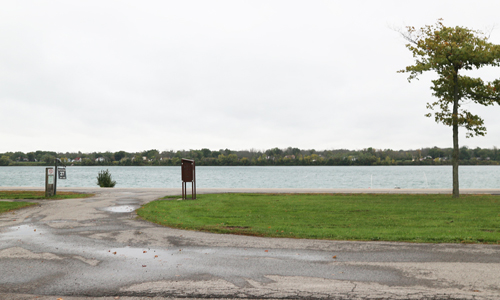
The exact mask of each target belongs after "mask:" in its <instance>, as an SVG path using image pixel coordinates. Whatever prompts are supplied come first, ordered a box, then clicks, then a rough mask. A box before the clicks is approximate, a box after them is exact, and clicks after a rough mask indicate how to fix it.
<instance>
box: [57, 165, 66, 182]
mask: <svg viewBox="0 0 500 300" xmlns="http://www.w3.org/2000/svg"><path fill="white" fill-rule="evenodd" d="M57 173H58V175H59V179H66V168H61V167H59V168H57Z"/></svg>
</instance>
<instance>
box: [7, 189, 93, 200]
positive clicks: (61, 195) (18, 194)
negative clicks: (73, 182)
mask: <svg viewBox="0 0 500 300" xmlns="http://www.w3.org/2000/svg"><path fill="white" fill-rule="evenodd" d="M92 196H94V194H79V193H73V192H57V195H55V196H52V197H49V198H46V197H45V192H44V191H0V199H69V198H87V197H92Z"/></svg>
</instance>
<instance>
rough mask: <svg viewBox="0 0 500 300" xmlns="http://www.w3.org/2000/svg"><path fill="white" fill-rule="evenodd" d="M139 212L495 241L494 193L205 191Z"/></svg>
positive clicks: (287, 233)
mask: <svg viewBox="0 0 500 300" xmlns="http://www.w3.org/2000/svg"><path fill="white" fill-rule="evenodd" d="M166 198H167V197H166ZM137 213H138V215H139V216H140V217H142V218H143V219H145V220H149V221H151V222H154V223H157V224H161V225H164V226H169V227H175V228H181V229H188V230H198V231H207V232H215V233H231V234H241V235H252V236H265V237H287V238H305V239H328V240H357V241H404V242H427V243H491V244H500V197H499V196H494V195H462V196H460V198H459V199H453V198H452V197H451V196H450V195H403V194H397V195H393V194H207V195H198V199H196V200H182V201H177V200H157V201H153V202H150V203H148V204H147V205H145V206H144V207H142V208H140V209H139V210H138V211H137Z"/></svg>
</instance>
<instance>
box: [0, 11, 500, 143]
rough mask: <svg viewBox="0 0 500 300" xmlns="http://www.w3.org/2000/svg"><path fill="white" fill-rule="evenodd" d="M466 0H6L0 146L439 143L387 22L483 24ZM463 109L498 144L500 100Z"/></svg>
mask: <svg viewBox="0 0 500 300" xmlns="http://www.w3.org/2000/svg"><path fill="white" fill-rule="evenodd" d="M431 3H432V5H431ZM468 3H469V2H467V1H440V2H437V3H436V2H434V1H423V2H421V3H419V5H418V6H417V7H414V6H411V5H410V4H407V3H406V2H401V1H376V2H375V1H374V2H368V1H367V2H347V3H344V2H338V1H314V2H310V1H143V2H141V3H139V2H136V1H80V2H74V1H73V2H67V1H43V2H40V1H23V2H8V3H4V4H3V7H2V10H1V11H0V39H1V40H2V44H3V46H2V47H0V79H1V80H0V105H1V107H2V109H1V110H0V140H1V141H2V142H1V143H0V152H5V151H18V150H20V151H33V150H37V149H44V150H55V151H78V150H80V151H84V152H86V151H106V150H109V151H118V150H121V149H123V150H127V151H140V150H144V149H150V148H156V149H159V150H165V149H190V148H202V147H208V148H211V149H219V148H231V149H250V148H257V149H265V148H271V147H276V146H277V147H287V146H294V147H300V148H315V149H330V148H351V149H359V148H364V147H370V146H371V147H376V148H393V149H408V148H420V147H429V146H434V145H437V146H441V147H450V146H451V129H449V128H447V127H444V126H442V125H438V124H435V123H434V121H433V120H432V119H428V118H425V117H423V115H424V114H425V113H426V110H425V103H426V102H429V101H432V100H433V99H432V96H431V91H430V90H429V86H430V80H431V79H432V78H433V75H432V74H429V75H425V76H422V79H421V80H420V81H418V82H417V81H415V82H412V83H411V84H409V83H408V82H407V81H406V76H405V75H404V74H397V73H396V71H397V70H399V69H402V68H404V67H405V66H406V65H409V64H411V63H412V58H411V54H410V53H409V52H408V51H407V50H406V49H405V47H404V44H405V41H404V40H402V39H401V38H400V37H399V36H398V34H397V32H395V31H393V30H391V29H390V27H391V26H396V27H398V26H399V27H402V26H404V25H414V26H423V25H425V24H432V23H434V22H435V21H436V19H438V18H440V17H442V18H444V19H445V23H446V24H450V25H455V24H456V25H461V26H467V27H469V28H474V29H483V28H487V27H488V26H491V25H494V24H495V22H496V20H497V15H496V12H497V11H498V10H499V9H500V4H498V3H497V2H496V1H479V2H475V5H474V6H470V5H467V4H468ZM429 7H432V9H429ZM465 8H466V9H465ZM491 40H492V42H494V43H500V34H499V32H498V30H497V31H493V33H492V35H491ZM481 72H482V73H481V75H482V76H483V77H485V78H486V79H488V80H491V79H494V78H496V77H498V70H495V69H487V70H484V71H481ZM471 109H472V110H473V111H477V112H479V113H480V114H481V115H482V116H484V117H485V120H486V125H487V127H488V129H489V134H488V135H487V136H486V137H478V138H474V139H468V140H466V139H465V138H464V136H465V134H464V132H463V131H462V134H461V141H460V142H461V144H462V145H469V146H471V147H475V146H480V147H492V146H495V145H500V120H499V119H498V118H496V115H497V114H498V112H499V111H500V108H498V107H488V108H481V107H477V106H471Z"/></svg>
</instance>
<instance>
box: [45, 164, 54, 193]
mask: <svg viewBox="0 0 500 300" xmlns="http://www.w3.org/2000/svg"><path fill="white" fill-rule="evenodd" d="M55 177H56V176H55V172H54V169H53V168H45V197H46V198H48V197H51V196H53V195H55V187H56V184H55Z"/></svg>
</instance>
